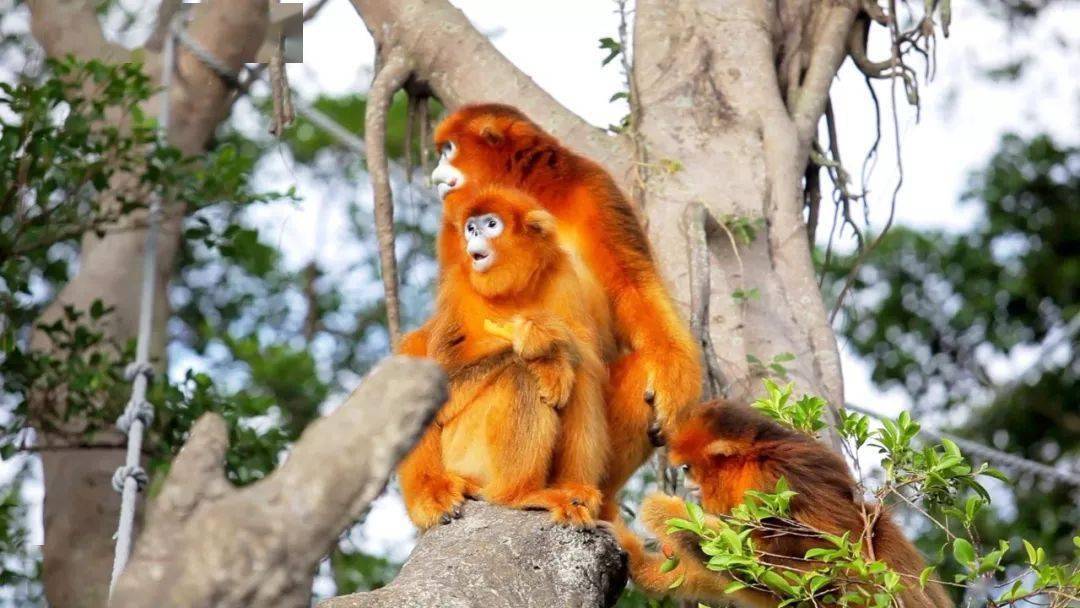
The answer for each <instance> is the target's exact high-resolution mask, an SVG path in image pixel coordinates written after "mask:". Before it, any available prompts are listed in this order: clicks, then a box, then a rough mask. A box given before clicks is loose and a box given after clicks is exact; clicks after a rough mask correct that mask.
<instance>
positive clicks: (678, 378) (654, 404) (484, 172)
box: [432, 104, 701, 520]
mask: <svg viewBox="0 0 1080 608" xmlns="http://www.w3.org/2000/svg"><path fill="white" fill-rule="evenodd" d="M435 143H436V145H437V146H438V147H439V149H440V152H441V157H440V160H439V165H438V167H437V168H436V169H435V171H434V172H433V173H432V179H433V181H434V182H435V184H436V186H437V188H438V190H439V193H440V194H441V195H443V196H447V195H448V194H449V193H452V192H454V191H455V190H456V189H458V188H462V187H466V186H476V185H481V186H482V185H486V184H499V185H505V186H510V187H514V188H519V189H521V190H524V191H525V192H527V193H528V194H530V195H532V196H533V197H534V198H535V199H536V200H537V201H539V203H540V204H541V205H542V206H543V207H544V209H546V210H547V211H549V212H550V213H551V214H552V215H554V216H555V218H556V219H557V221H558V223H557V227H556V230H557V231H558V234H559V238H560V240H561V241H562V242H563V243H564V244H565V245H566V246H567V247H568V248H569V249H570V250H571V251H572V253H573V255H574V257H575V259H579V260H580V262H581V264H580V277H581V280H582V281H584V282H585V283H595V284H596V285H597V286H598V287H599V289H600V291H601V292H602V294H603V297H602V298H601V300H600V302H599V303H598V304H595V305H590V309H589V312H590V313H591V314H592V316H593V318H594V319H596V320H597V322H599V323H608V324H610V327H611V331H612V332H613V335H614V336H615V338H616V340H617V349H613V350H610V351H608V352H605V353H604V355H605V363H606V364H607V365H608V370H609V373H610V380H609V383H610V384H609V391H608V393H607V396H606V403H607V405H606V408H607V410H606V411H607V417H608V432H609V436H610V438H611V441H612V446H611V453H612V459H611V462H610V466H609V468H608V472H607V475H606V476H605V480H604V482H603V490H604V507H603V517H604V519H608V520H611V519H612V518H614V517H615V516H616V514H617V506H616V502H615V499H616V494H617V492H618V491H619V489H620V488H622V486H623V484H625V483H626V480H627V479H628V478H629V477H630V476H631V475H632V474H633V472H634V471H635V470H636V469H637V468H638V466H640V465H641V463H642V462H644V461H645V460H646V459H647V458H648V456H649V454H650V453H651V452H652V443H651V442H650V440H649V433H650V427H651V426H652V425H653V423H654V419H659V422H660V423H662V424H663V425H667V424H669V423H671V422H674V421H676V420H677V419H678V416H679V413H680V412H682V411H684V410H685V409H686V408H688V407H689V406H692V405H696V404H697V402H698V401H699V399H700V396H701V354H700V350H699V348H698V345H697V343H696V341H695V340H694V339H693V337H692V336H691V334H690V330H689V327H688V326H687V324H686V322H685V321H684V320H683V319H682V318H680V316H679V314H678V313H677V312H676V310H675V306H674V304H673V302H672V300H671V297H670V295H669V294H668V291H667V288H666V287H665V285H664V283H663V281H662V279H661V278H660V274H659V272H658V271H657V268H656V265H655V263H654V261H653V257H652V253H651V251H650V248H649V245H648V241H647V240H646V237H645V233H644V230H643V229H642V226H641V223H640V222H639V220H638V218H637V216H636V214H635V212H634V210H633V209H632V207H631V206H630V203H629V201H628V200H627V199H626V197H625V196H624V195H623V194H622V192H621V191H620V190H619V188H618V186H617V185H616V184H615V181H614V180H613V179H612V177H611V175H609V174H608V173H607V172H606V171H605V170H604V169H603V168H602V167H600V165H598V164H596V163H595V162H593V161H591V160H589V159H587V158H585V157H583V156H580V155H578V154H576V153H574V152H573V151H571V150H569V149H567V148H566V147H564V146H563V145H561V144H560V143H559V142H558V140H556V139H555V138H554V137H552V136H551V135H549V134H548V133H546V132H544V131H543V130H542V129H541V128H540V127H539V126H538V125H536V123H534V122H532V121H531V120H529V119H528V118H527V117H526V116H525V115H524V114H522V113H521V112H520V111H518V110H517V109H515V108H513V107H510V106H506V105H500V104H478V105H470V106H465V107H463V108H460V109H458V110H457V111H456V112H454V113H452V114H451V115H450V116H448V117H447V118H446V119H445V120H444V121H443V122H442V123H441V124H440V125H439V127H438V128H437V129H436V132H435ZM653 430H654V431H655V429H653Z"/></svg>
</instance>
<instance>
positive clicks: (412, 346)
mask: <svg viewBox="0 0 1080 608" xmlns="http://www.w3.org/2000/svg"><path fill="white" fill-rule="evenodd" d="M431 325H432V319H428V320H427V321H425V322H424V324H423V325H421V326H420V327H419V328H417V329H415V330H413V331H410V332H409V333H407V334H405V335H404V336H402V337H401V343H400V344H398V347H397V353H398V354H399V355H409V356H410V357H426V356H428V339H430V338H431Z"/></svg>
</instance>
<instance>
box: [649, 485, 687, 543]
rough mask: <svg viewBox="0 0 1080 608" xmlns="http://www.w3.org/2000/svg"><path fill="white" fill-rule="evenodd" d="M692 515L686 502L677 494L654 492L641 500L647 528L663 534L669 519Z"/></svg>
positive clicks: (685, 517) (684, 517)
mask: <svg viewBox="0 0 1080 608" xmlns="http://www.w3.org/2000/svg"><path fill="white" fill-rule="evenodd" d="M689 517H690V514H689V512H688V511H687V510H686V503H685V502H683V500H682V499H681V498H679V497H677V496H668V495H667V494H653V495H651V496H646V497H645V499H644V500H642V501H641V521H642V523H644V524H645V526H646V527H647V528H649V529H650V530H652V531H654V532H656V533H657V534H661V533H663V532H666V531H667V527H668V525H667V521H668V520H669V519H687V518H689Z"/></svg>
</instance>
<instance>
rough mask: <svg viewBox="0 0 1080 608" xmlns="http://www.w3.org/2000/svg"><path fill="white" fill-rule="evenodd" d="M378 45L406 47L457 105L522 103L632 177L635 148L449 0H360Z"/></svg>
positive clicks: (439, 92) (421, 73)
mask: <svg viewBox="0 0 1080 608" xmlns="http://www.w3.org/2000/svg"><path fill="white" fill-rule="evenodd" d="M352 4H353V6H354V7H355V8H356V11H357V12H358V13H359V14H360V16H361V18H363V20H364V23H365V24H366V25H367V28H368V30H370V31H371V35H372V36H374V38H375V43H376V45H377V46H378V47H379V48H380V50H381V51H383V52H385V51H387V50H389V49H390V48H391V47H394V48H399V49H401V50H402V51H404V52H405V53H406V55H407V56H408V59H409V61H410V63H411V64H412V65H413V66H414V69H415V75H416V77H417V78H418V79H420V80H422V81H425V82H426V83H427V84H428V85H429V86H430V87H431V89H432V91H434V93H435V95H436V96H438V98H439V99H440V100H441V101H442V102H443V105H445V106H446V107H448V108H449V109H451V110H452V109H454V108H457V107H458V106H460V105H462V104H465V103H469V102H478V101H499V102H505V103H511V104H513V105H515V106H518V107H519V108H521V109H522V110H523V111H524V112H525V113H526V114H527V115H529V116H530V117H531V118H533V119H534V120H536V121H537V122H539V123H540V124H541V125H543V126H544V127H545V128H546V129H548V130H549V131H551V132H552V133H553V134H554V135H556V136H557V137H559V138H560V139H562V140H564V141H566V142H567V143H568V144H569V145H571V146H572V147H574V148H576V149H578V150H579V151H581V152H582V153H584V154H585V155H587V156H590V157H592V158H593V159H595V160H597V161H598V162H601V163H603V164H605V165H607V166H608V168H609V169H611V170H612V172H613V173H614V174H615V175H616V176H618V177H620V178H624V177H628V176H629V175H630V173H629V170H630V168H631V166H630V162H629V161H630V159H631V158H632V150H631V149H630V142H628V141H627V140H626V139H625V138H621V137H613V136H611V135H609V134H608V133H606V132H605V131H604V130H603V129H599V128H597V127H594V126H592V125H590V124H589V123H587V122H585V121H584V120H582V119H581V118H580V117H578V116H577V115H576V114H574V113H573V112H571V111H569V110H567V109H566V108H565V107H563V106H562V105H561V104H559V102H557V101H555V99H554V98H553V97H552V96H551V95H550V94H548V93H547V91H545V90H543V89H542V88H540V87H539V86H538V85H537V84H536V83H535V82H533V81H532V79H530V78H529V77H528V76H527V75H525V74H524V73H522V72H521V70H519V69H518V68H517V67H515V66H514V64H512V63H511V62H510V61H509V60H508V59H507V58H506V57H504V56H503V55H502V53H500V52H499V51H498V50H497V49H496V48H495V46H494V45H492V44H491V41H489V40H488V39H487V38H486V37H485V36H484V35H483V34H481V33H480V32H478V31H477V30H476V28H474V27H473V25H472V24H471V23H469V20H468V18H466V17H465V14H464V13H462V12H461V11H460V10H459V9H457V8H455V7H454V6H452V5H451V4H450V3H449V2H447V1H446V0H352Z"/></svg>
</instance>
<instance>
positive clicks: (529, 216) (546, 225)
mask: <svg viewBox="0 0 1080 608" xmlns="http://www.w3.org/2000/svg"><path fill="white" fill-rule="evenodd" d="M525 228H526V229H527V230H529V231H530V232H535V233H536V234H539V235H543V236H547V235H549V234H552V233H554V232H555V216H554V215H551V214H550V213H548V212H547V211H544V210H543V209H533V210H532V211H529V212H528V213H526V214H525Z"/></svg>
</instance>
